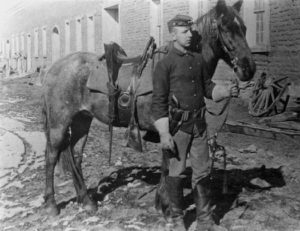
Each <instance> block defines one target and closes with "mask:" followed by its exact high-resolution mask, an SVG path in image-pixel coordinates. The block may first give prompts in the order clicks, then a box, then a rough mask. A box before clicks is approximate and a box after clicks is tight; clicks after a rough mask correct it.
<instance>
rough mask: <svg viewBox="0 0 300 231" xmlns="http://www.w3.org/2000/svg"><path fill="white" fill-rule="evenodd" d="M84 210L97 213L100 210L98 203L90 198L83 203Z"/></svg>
mask: <svg viewBox="0 0 300 231" xmlns="http://www.w3.org/2000/svg"><path fill="white" fill-rule="evenodd" d="M83 208H84V210H86V211H89V212H97V210H98V207H97V203H96V202H95V201H93V200H91V199H90V198H89V197H86V199H85V200H84V201H83Z"/></svg>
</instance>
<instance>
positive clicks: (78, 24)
mask: <svg viewBox="0 0 300 231" xmlns="http://www.w3.org/2000/svg"><path fill="white" fill-rule="evenodd" d="M81 50H82V27H81V18H77V19H76V51H81Z"/></svg>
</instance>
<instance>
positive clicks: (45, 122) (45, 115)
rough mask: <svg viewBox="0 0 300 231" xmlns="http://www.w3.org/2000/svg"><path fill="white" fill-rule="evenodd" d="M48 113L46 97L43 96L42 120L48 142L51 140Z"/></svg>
mask: <svg viewBox="0 0 300 231" xmlns="http://www.w3.org/2000/svg"><path fill="white" fill-rule="evenodd" d="M48 121H49V120H48V113H47V104H46V99H45V97H44V96H42V122H43V128H44V132H45V135H46V139H47V142H50V134H49V132H50V131H49V122H48Z"/></svg>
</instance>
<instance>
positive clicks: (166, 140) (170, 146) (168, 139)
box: [160, 132, 175, 153]
mask: <svg viewBox="0 0 300 231" xmlns="http://www.w3.org/2000/svg"><path fill="white" fill-rule="evenodd" d="M160 145H161V148H162V149H163V150H170V151H171V152H173V153H175V144H174V140H173V137H172V135H171V134H170V133H169V132H165V133H161V134H160Z"/></svg>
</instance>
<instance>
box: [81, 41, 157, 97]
mask: <svg viewBox="0 0 300 231" xmlns="http://www.w3.org/2000/svg"><path fill="white" fill-rule="evenodd" d="M105 50H106V51H105V54H103V55H102V56H101V57H100V58H99V61H100V68H101V72H100V73H101V75H91V76H90V77H89V79H88V81H87V84H86V86H87V87H88V88H89V89H90V90H91V91H96V92H100V93H103V94H107V95H108V94H109V89H108V88H107V85H106V83H107V82H108V81H110V80H109V76H108V75H109V74H108V73H109V72H111V75H112V83H113V85H115V86H117V87H118V89H119V90H120V91H123V92H125V91H126V90H127V89H128V88H129V86H130V84H131V79H132V74H133V70H134V68H135V66H136V65H138V62H139V60H140V58H141V56H140V55H139V56H135V57H127V55H126V53H125V51H124V50H123V49H122V47H120V46H119V45H118V44H117V43H114V42H113V43H110V44H105ZM107 57H111V60H110V61H107ZM107 62H110V63H109V64H108V65H107ZM151 65H152V64H151V63H148V65H147V66H146V67H145V69H144V71H143V74H142V76H141V80H140V85H139V87H138V88H137V89H136V94H137V95H142V94H145V93H147V92H151V91H152V89H153V86H152V68H151ZM106 66H110V68H108V69H111V70H107V67H106Z"/></svg>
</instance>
